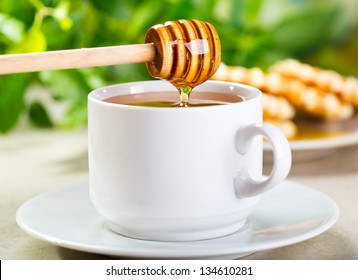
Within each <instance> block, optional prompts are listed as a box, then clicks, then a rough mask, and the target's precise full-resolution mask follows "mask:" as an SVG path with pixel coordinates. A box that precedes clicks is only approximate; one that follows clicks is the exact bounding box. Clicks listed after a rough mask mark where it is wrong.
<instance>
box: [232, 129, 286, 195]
mask: <svg viewBox="0 0 358 280" xmlns="http://www.w3.org/2000/svg"><path fill="white" fill-rule="evenodd" d="M257 135H262V136H264V137H266V138H267V139H268V140H269V141H270V143H271V145H272V148H273V159H274V160H273V167H272V171H271V173H270V175H268V177H266V178H265V179H263V180H261V181H255V180H253V179H252V178H251V177H250V175H249V174H248V172H247V170H246V168H241V169H240V170H239V171H238V172H237V174H236V176H235V178H234V188H235V194H236V196H237V197H238V198H244V197H251V196H255V195H258V194H261V193H263V192H265V191H267V190H269V189H271V188H272V187H274V186H275V185H277V184H278V183H280V182H281V181H283V180H284V179H285V178H286V177H287V175H288V173H289V172H290V168H291V162H292V156H291V149H290V146H289V143H288V141H287V138H286V137H285V136H284V134H283V133H282V132H281V131H280V130H279V129H278V128H277V127H275V126H273V125H271V124H268V123H256V124H252V125H247V126H243V127H241V128H240V129H239V130H238V131H237V133H236V136H235V146H236V150H237V152H238V153H240V154H242V155H243V154H245V153H247V152H248V150H249V148H250V145H251V142H252V139H253V138H254V137H255V136H257Z"/></svg>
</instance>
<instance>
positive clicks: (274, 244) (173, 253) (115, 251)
mask: <svg viewBox="0 0 358 280" xmlns="http://www.w3.org/2000/svg"><path fill="white" fill-rule="evenodd" d="M285 184H286V185H287V184H288V185H291V186H293V187H296V188H299V189H304V190H305V191H308V192H311V193H315V195H318V196H319V197H320V198H321V199H324V200H325V202H326V203H327V205H329V206H330V207H331V208H332V215H331V216H330V217H328V218H327V219H326V220H325V221H324V222H322V224H321V225H319V226H316V227H314V228H312V229H311V230H309V231H307V232H304V233H302V234H297V235H295V236H292V237H287V238H278V239H276V240H270V241H269V242H266V243H265V242H264V243H256V244H249V246H246V247H245V245H247V244H243V245H244V247H241V246H238V247H236V246H232V247H231V248H230V247H225V248H224V249H222V250H220V247H222V246H220V244H218V245H216V244H214V245H212V246H206V247H203V246H202V244H200V241H197V242H196V241H192V242H189V243H188V242H163V241H149V240H139V239H135V240H134V239H133V238H130V237H126V236H121V235H118V234H116V233H113V234H114V235H116V236H117V237H118V238H121V239H123V240H125V239H129V240H130V241H131V242H133V241H135V242H137V243H139V244H140V243H142V244H143V245H145V244H148V243H149V244H152V245H155V244H156V243H157V244H158V245H169V247H171V250H162V249H161V250H159V251H158V250H157V251H156V252H155V250H152V249H149V250H148V248H145V249H143V248H140V247H139V246H138V247H136V248H128V247H127V248H124V247H122V248H120V247H115V246H114V247H111V248H109V247H104V246H103V244H102V245H101V244H92V245H88V244H81V243H79V242H77V241H71V240H63V239H61V238H58V237H55V236H51V235H49V234H47V233H43V232H41V230H36V229H34V228H32V227H31V225H29V224H27V221H26V220H24V217H23V212H24V211H26V208H27V207H31V204H32V203H36V202H37V200H38V199H42V198H45V197H46V196H47V195H51V194H56V193H63V192H65V191H66V190H70V191H71V190H72V191H73V190H74V188H82V189H83V191H84V190H85V188H88V183H82V184H77V185H71V186H67V187H62V188H57V189H53V190H50V191H47V192H44V193H42V194H40V195H38V196H36V197H33V198H31V199H29V200H28V201H26V202H25V203H23V204H22V205H21V206H20V207H19V209H18V210H17V213H16V222H17V224H18V226H19V227H20V228H21V229H22V230H23V231H25V232H26V233H27V234H29V235H30V236H32V237H34V238H36V239H39V240H42V241H45V242H47V243H50V244H53V245H56V246H60V247H64V248H68V249H72V250H78V251H82V252H87V253H93V254H102V255H107V256H113V257H123V258H125V257H129V258H164V259H172V258H174V259H183V258H186V259H187V258H190V259H193V258H236V257H243V256H246V255H249V254H252V253H254V252H258V251H265V250H270V249H276V248H281V247H285V246H289V245H293V244H296V243H299V242H303V241H306V240H308V239H311V238H313V237H315V236H318V235H320V234H322V233H324V232H325V231H327V230H328V229H330V228H331V227H332V226H333V225H334V224H335V223H336V222H337V220H338V218H339V207H338V205H337V203H336V202H335V201H334V200H333V199H332V198H330V197H329V196H328V195H326V194H324V193H322V192H320V191H318V190H315V189H312V188H309V187H307V186H305V185H302V184H298V183H295V182H292V181H289V180H286V181H284V182H282V183H281V184H280V186H277V187H276V188H274V189H273V190H272V191H270V192H274V191H275V190H276V191H277V189H280V188H281V189H282V187H283V185H285ZM284 188H287V186H285V187H284ZM268 199H269V198H268ZM88 200H89V198H88ZM254 213H255V211H254ZM97 215H98V216H99V214H97ZM252 216H254V214H252V215H250V217H249V221H250V220H251V219H252ZM104 227H105V223H104V219H103V221H102V229H97V230H98V231H100V230H107V231H108V229H103V228H104ZM240 232H241V230H239V231H238V232H235V233H233V234H230V235H228V236H232V235H236V234H240ZM251 236H252V235H251ZM221 238H227V237H226V236H224V237H221ZM221 238H216V239H221ZM213 240H215V239H213ZM249 242H250V241H249ZM193 243H194V244H193ZM195 243H198V244H195ZM188 244H190V245H189V246H190V249H199V250H198V251H199V252H198V251H195V250H191V251H189V252H188V249H189V247H188V246H187V245H188ZM241 245H242V244H241ZM183 247H187V248H184V250H182V249H183ZM128 249H129V250H128ZM175 249H180V250H175ZM185 249H186V250H185Z"/></svg>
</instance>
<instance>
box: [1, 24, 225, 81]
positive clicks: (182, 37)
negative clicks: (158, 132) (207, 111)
mask: <svg viewBox="0 0 358 280" xmlns="http://www.w3.org/2000/svg"><path fill="white" fill-rule="evenodd" d="M220 59H221V47H220V40H219V36H218V34H217V32H216V30H215V28H214V27H213V26H212V25H211V24H209V23H207V22H202V21H198V20H177V21H168V22H165V23H163V24H157V25H155V26H153V27H151V28H150V29H149V30H148V31H147V33H146V36H145V44H137V45H126V46H113V47H99V48H87V49H86V48H84V49H75V50H61V51H49V52H42V53H40V52H38V53H26V54H8V55H0V74H11V73H20V72H35V71H43V70H58V69H71V68H81V67H93V66H108V65H116V64H130V63H139V62H145V63H146V65H147V68H148V71H149V73H150V74H151V75H152V76H153V77H155V78H160V79H165V80H168V81H169V82H171V83H172V84H174V85H175V86H176V87H180V86H181V85H187V86H189V87H194V86H196V85H198V84H201V83H203V82H205V81H206V80H207V79H208V78H210V77H211V76H212V75H213V74H214V73H215V72H216V70H217V69H218V67H219V64H220Z"/></svg>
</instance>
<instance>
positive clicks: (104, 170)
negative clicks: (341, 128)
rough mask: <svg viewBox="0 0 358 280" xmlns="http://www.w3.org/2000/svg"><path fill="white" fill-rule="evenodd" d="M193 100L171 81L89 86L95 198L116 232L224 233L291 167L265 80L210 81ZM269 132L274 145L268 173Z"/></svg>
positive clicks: (152, 235) (185, 237) (164, 236)
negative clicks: (270, 111)
mask: <svg viewBox="0 0 358 280" xmlns="http://www.w3.org/2000/svg"><path fill="white" fill-rule="evenodd" d="M190 102H191V104H190V106H189V107H187V108H181V107H180V103H178V93H177V90H176V89H175V88H174V87H173V86H172V85H171V84H170V83H168V82H165V81H145V82H134V83H127V84H118V85H114V86H108V87H103V88H99V89H96V90H94V91H92V92H91V93H90V94H89V96H88V128H89V173H90V197H91V201H92V203H93V204H94V206H95V208H96V209H97V211H98V212H99V213H100V214H101V215H102V216H103V217H104V219H105V220H106V223H107V225H108V227H109V228H110V229H111V230H113V231H114V232H116V233H119V234H122V235H125V236H129V237H132V238H139V239H145V240H160V241H191V240H202V239H209V238H216V237H220V236H225V235H228V234H231V233H234V232H236V231H239V230H240V229H241V228H242V227H243V226H244V225H245V222H246V219H247V217H248V216H249V215H250V213H251V212H252V211H253V210H254V208H255V206H256V205H257V204H258V203H259V200H260V197H261V195H262V194H263V193H264V192H266V191H268V190H269V189H271V188H273V187H274V186H276V185H277V184H278V183H280V182H281V181H283V180H284V179H285V178H286V176H287V175H288V173H289V170H290V167H291V152H290V148H289V144H288V141H287V139H286V138H285V136H284V135H283V134H282V133H281V132H280V130H279V129H277V128H276V127H274V126H272V125H269V124H265V123H262V96H261V92H260V91H259V90H258V89H255V88H253V87H249V86H245V85H241V84H237V83H228V82H218V81H207V82H205V83H203V84H201V85H199V86H197V87H195V89H194V90H193V92H192V93H191V100H190ZM263 137H265V138H267V140H268V141H269V142H270V143H271V145H272V147H273V157H274V164H273V167H272V171H271V173H270V174H269V175H268V176H263V174H262V165H263Z"/></svg>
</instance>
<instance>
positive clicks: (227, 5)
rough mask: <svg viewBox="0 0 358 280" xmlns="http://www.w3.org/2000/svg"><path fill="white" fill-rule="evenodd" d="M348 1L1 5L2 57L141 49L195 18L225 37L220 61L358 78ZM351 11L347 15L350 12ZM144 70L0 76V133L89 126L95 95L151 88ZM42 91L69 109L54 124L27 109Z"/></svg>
mask: <svg viewBox="0 0 358 280" xmlns="http://www.w3.org/2000/svg"><path fill="white" fill-rule="evenodd" d="M349 2H351V1H350V0H345V1H343V2H342V1H339V0H312V1H309V0H269V1H264V0H242V1H234V0H161V1H154V0H122V1H121V0H113V1H104V0H73V1H70V0H16V1H14V0H1V1H0V53H2V54H10V53H25V52H40V51H49V50H60V49H74V48H83V47H100V46H112V45H125V44H135V43H142V42H143V40H144V36H145V32H146V31H147V29H148V28H149V27H151V26H153V25H155V24H157V23H161V22H164V21H167V20H175V19H180V18H187V19H191V18H196V19H199V20H203V21H208V22H210V23H212V24H213V25H214V26H215V27H216V29H217V31H218V33H219V36H220V39H221V44H222V61H223V62H225V63H226V64H229V65H243V66H246V67H252V66H258V67H261V68H263V69H265V68H267V67H268V66H269V65H270V64H272V63H273V62H275V61H276V60H278V59H282V58H286V57H294V58H298V59H300V60H303V61H307V62H311V63H314V64H315V65H318V66H322V67H326V68H331V69H336V70H338V71H340V72H341V73H343V74H351V75H352V74H355V75H356V74H357V73H358V69H357V67H358V66H357V54H356V49H357V47H358V36H357V34H358V33H357V31H358V28H357V21H356V20H355V14H354V13H352V11H351V9H350V6H349ZM347 3H348V6H347ZM150 78H151V77H150V76H149V74H148V72H147V70H146V68H145V65H144V64H135V65H119V66H110V67H97V68H87V69H73V70H59V71H44V72H39V73H29V74H14V75H2V76H0V132H2V133H5V132H8V131H10V130H11V129H12V128H14V127H15V126H16V124H17V123H19V120H20V119H21V117H23V116H26V117H28V118H29V119H30V120H31V121H32V122H33V123H34V124H35V125H38V126H41V127H51V126H59V127H76V126H81V125H85V124H86V121H87V119H86V103H87V94H88V93H89V91H91V90H92V89H94V88H96V87H100V86H104V85H108V84H114V83H122V82H128V81H137V80H145V79H150ZM33 84H40V85H42V86H44V87H45V88H47V89H49V90H50V93H45V94H51V100H53V101H54V103H55V104H56V103H58V104H66V110H65V113H64V114H63V116H62V117H61V118H60V119H59V120H56V121H54V120H53V119H52V118H51V114H49V113H50V112H49V111H50V110H51V108H50V106H48V105H47V104H46V102H43V101H41V99H38V100H32V101H26V94H27V92H28V89H29V87H30V86H31V85H33Z"/></svg>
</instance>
